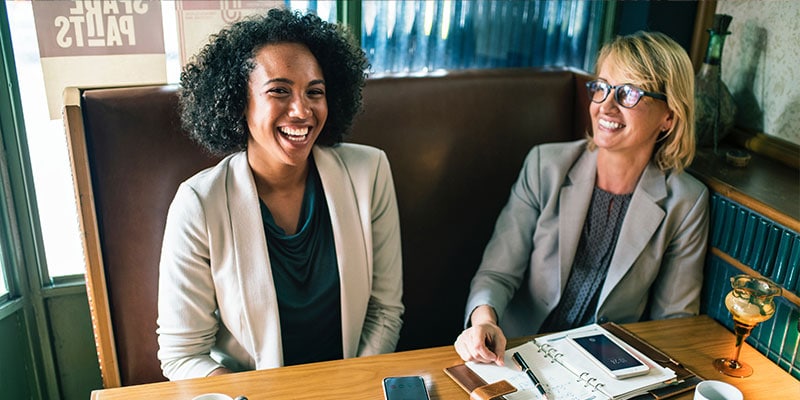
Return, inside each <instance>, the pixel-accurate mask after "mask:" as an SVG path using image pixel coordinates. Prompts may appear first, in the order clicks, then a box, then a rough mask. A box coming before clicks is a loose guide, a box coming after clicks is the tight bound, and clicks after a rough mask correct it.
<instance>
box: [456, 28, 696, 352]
mask: <svg viewBox="0 0 800 400" xmlns="http://www.w3.org/2000/svg"><path fill="white" fill-rule="evenodd" d="M693 76H694V74H693V71H692V65H691V62H690V60H689V57H688V56H687V55H686V52H685V51H684V50H683V49H682V48H681V47H680V46H679V45H678V44H677V43H675V42H674V41H673V40H672V39H670V38H668V37H667V36H665V35H663V34H660V33H648V32H638V33H635V34H633V35H629V36H624V37H619V38H617V39H615V40H614V41H613V42H611V43H609V44H607V45H605V46H604V47H603V48H602V49H601V51H600V54H599V57H598V61H597V79H596V80H594V81H592V82H589V83H588V84H587V89H588V95H589V97H590V99H591V103H590V104H591V105H590V107H589V112H590V115H591V120H592V131H591V132H590V134H589V137H588V138H587V139H586V140H581V141H576V142H571V143H554V144H545V145H542V146H538V147H535V148H533V149H532V150H531V152H530V153H529V155H528V157H527V159H526V161H525V164H524V166H523V168H522V172H521V173H520V175H519V178H518V180H517V182H516V183H515V184H514V186H513V187H512V189H511V196H510V198H509V200H508V203H507V204H506V206H505V208H504V209H503V211H502V212H501V214H500V216H499V217H498V220H497V223H496V226H495V232H494V234H493V236H492V238H491V239H490V241H489V244H488V245H487V247H486V249H485V252H484V256H483V261H482V262H481V265H480V267H479V269H478V272H477V273H476V275H475V277H474V278H473V280H472V284H471V290H470V295H469V298H468V301H467V308H466V319H465V326H466V329H465V330H464V332H462V334H460V335H459V337H458V338H457V339H456V342H455V348H456V351H457V352H458V353H459V355H460V356H461V357H462V358H463V359H464V360H468V361H477V362H495V363H498V364H503V356H504V348H505V345H506V337H517V336H522V335H530V334H535V333H537V332H553V331H560V330H565V329H569V328H574V327H578V326H583V325H586V324H590V323H594V322H596V323H604V322H607V321H614V322H618V323H626V322H633V321H639V320H642V319H661V318H671V317H682V316H689V315H695V314H697V313H698V312H699V308H700V289H701V286H702V278H703V260H704V257H705V253H706V240H707V232H708V191H707V189H706V188H705V187H704V186H703V185H702V184H701V183H700V182H698V181H697V180H696V179H695V178H693V177H692V176H691V175H689V174H687V173H684V172H683V170H684V168H685V167H686V166H688V165H689V164H690V163H691V161H692V158H693V157H694V113H693V110H694V101H693V93H694V78H693Z"/></svg>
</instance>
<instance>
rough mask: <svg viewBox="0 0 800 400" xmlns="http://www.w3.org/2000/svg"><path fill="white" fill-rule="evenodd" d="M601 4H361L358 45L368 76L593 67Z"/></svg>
mask: <svg viewBox="0 0 800 400" xmlns="http://www.w3.org/2000/svg"><path fill="white" fill-rule="evenodd" d="M605 6H606V4H605V2H602V1H591V0H571V1H570V0H562V1H556V0H550V1H542V0H539V1H536V0H511V1H498V0H437V1H425V0H409V1H402V0H397V1H392V0H364V1H362V3H361V17H362V22H361V44H362V47H363V48H364V50H365V51H366V53H367V57H368V58H369V60H370V63H371V64H372V67H371V71H370V72H371V74H372V75H373V76H376V75H377V76H380V75H405V74H412V75H413V74H427V73H436V72H437V71H443V70H452V69H471V68H503V67H541V66H566V67H574V68H579V69H583V70H587V71H588V70H591V69H593V65H594V61H595V58H596V54H595V53H596V52H597V49H598V46H599V43H600V34H601V30H602V29H601V28H602V25H603V20H604V15H603V14H604V9H605Z"/></svg>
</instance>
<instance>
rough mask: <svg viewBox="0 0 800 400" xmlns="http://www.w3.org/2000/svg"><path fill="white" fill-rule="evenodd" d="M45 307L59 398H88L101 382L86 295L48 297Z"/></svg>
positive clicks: (101, 385)
mask: <svg viewBox="0 0 800 400" xmlns="http://www.w3.org/2000/svg"><path fill="white" fill-rule="evenodd" d="M46 306H47V314H48V315H47V318H48V320H49V322H50V332H51V333H50V336H51V337H50V341H51V343H52V346H53V354H54V355H55V366H56V370H57V376H58V381H59V382H58V384H59V389H60V391H61V398H62V399H65V400H69V399H84V400H85V399H88V398H89V395H90V394H91V391H92V390H94V389H100V388H102V387H103V382H102V380H101V379H100V367H99V364H98V362H97V351H96V349H95V345H94V336H93V334H92V321H91V315H90V313H89V303H88V301H87V299H86V293H85V292H83V293H77V294H70V295H61V296H58V297H54V298H50V299H47V300H46Z"/></svg>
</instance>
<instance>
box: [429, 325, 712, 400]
mask: <svg viewBox="0 0 800 400" xmlns="http://www.w3.org/2000/svg"><path fill="white" fill-rule="evenodd" d="M605 326H607V327H609V328H613V329H605V328H604V327H603V326H600V325H597V324H593V325H588V326H585V327H580V328H576V329H572V330H568V331H563V332H559V333H554V334H548V335H545V336H540V337H537V338H535V339H534V340H532V341H528V342H525V343H524V344H522V345H520V346H517V347H514V348H510V349H508V350H506V353H505V364H506V365H505V366H503V367H500V366H497V365H495V364H480V363H474V362H467V363H465V364H464V365H462V366H455V367H450V368H448V369H445V372H446V373H447V374H448V375H449V376H450V377H451V378H453V379H454V380H455V381H456V382H457V383H459V385H461V386H462V388H464V389H465V390H467V391H468V392H471V391H472V388H470V387H467V386H470V385H464V380H465V379H464V378H463V376H465V375H469V376H471V377H473V378H474V379H475V380H477V381H479V382H480V381H482V382H485V383H486V384H487V386H492V385H489V384H493V383H501V382H502V381H505V382H502V383H503V384H506V383H508V384H510V385H511V386H513V388H512V389H511V390H513V389H514V388H515V389H516V391H515V392H513V393H510V394H505V398H506V399H508V400H523V399H532V400H536V399H539V398H540V395H539V393H538V392H537V390H536V389H535V387H534V384H533V382H532V381H531V379H530V378H529V377H528V376H527V375H526V374H525V373H524V372H522V371H520V370H519V368H517V366H516V365H515V363H514V362H513V361H512V355H513V354H514V353H515V352H519V353H520V355H521V356H522V358H524V360H525V361H526V362H527V364H528V365H529V366H530V369H531V370H532V371H533V372H534V374H535V375H536V377H538V379H539V380H540V381H541V383H542V385H543V386H544V389H545V391H546V392H547V396H548V399H549V400H561V399H564V400H592V399H597V400H602V399H610V400H624V399H630V398H633V397H636V396H639V395H647V397H646V398H654V399H658V398H664V397H669V396H671V395H675V394H677V393H680V392H683V391H685V390H689V389H691V388H692V387H694V385H695V384H696V381H697V380H699V378H698V377H697V376H695V375H694V374H693V373H691V372H690V371H688V370H686V369H685V368H683V367H682V366H680V364H678V363H676V362H675V361H673V360H671V359H669V357H667V356H664V355H663V353H660V352H659V351H658V350H657V349H655V348H653V347H651V346H649V345H648V344H646V343H644V342H642V341H641V340H640V339H638V338H636V337H634V336H632V334H630V333H629V332H627V331H625V330H624V329H622V328H621V327H619V326H618V325H615V324H610V325H609V324H606V325H605ZM615 331H616V332H615ZM588 333H607V334H610V335H611V336H612V338H614V339H618V340H616V341H617V342H618V343H619V344H620V345H622V346H623V347H625V348H626V349H627V350H628V351H630V352H631V353H633V354H634V355H636V356H637V357H638V358H639V359H640V360H641V361H643V362H644V363H646V364H647V365H648V366H649V367H650V369H649V371H648V372H647V373H646V374H645V375H639V376H633V377H628V378H624V379H616V378H614V377H612V376H611V375H609V374H608V373H606V372H605V371H603V370H602V369H601V368H600V367H599V366H597V365H596V364H595V363H594V362H593V361H592V360H591V359H589V356H587V355H585V354H584V353H582V352H581V351H580V350H579V349H578V347H577V346H576V345H575V344H574V343H571V342H570V340H568V339H567V337H568V336H580V335H582V334H588ZM631 342H637V343H636V346H635V347H634V346H632V345H631ZM643 346H644V347H643ZM640 349H641V350H647V349H649V350H652V351H644V352H643V351H641V350H640ZM653 351H654V352H656V353H653ZM645 353H646V354H645ZM656 355H657V357H656ZM662 356H663V357H662ZM653 358H656V359H658V360H659V361H658V362H656V361H654V360H653ZM465 367H466V369H468V370H466V369H465ZM676 371H678V372H677V373H676ZM473 372H474V374H472V373H473ZM475 375H477V376H475ZM476 385H477V384H472V385H471V386H476ZM667 387H669V389H667V390H662V391H663V393H659V389H664V388H667Z"/></svg>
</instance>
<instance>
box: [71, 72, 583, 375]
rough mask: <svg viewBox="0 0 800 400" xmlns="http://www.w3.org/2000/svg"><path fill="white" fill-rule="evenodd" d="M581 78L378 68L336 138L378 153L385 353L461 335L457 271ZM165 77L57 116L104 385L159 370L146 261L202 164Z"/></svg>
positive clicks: (152, 258) (570, 125) (558, 126)
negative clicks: (387, 230) (399, 309)
mask: <svg viewBox="0 0 800 400" xmlns="http://www.w3.org/2000/svg"><path fill="white" fill-rule="evenodd" d="M587 80H588V76H587V75H584V74H583V73H580V72H577V71H571V70H564V69H557V70H541V69H504V70H487V71H468V72H459V73H451V74H448V75H444V76H435V77H403V78H379V79H371V80H369V81H368V83H367V86H366V88H365V93H364V96H365V98H364V100H365V111H364V113H363V114H361V115H359V117H358V118H357V120H356V124H355V126H354V130H353V134H352V135H351V136H350V137H348V139H347V140H349V141H353V142H359V143H366V144H370V145H374V146H376V147H379V148H381V149H383V150H384V151H385V152H386V153H387V155H388V158H389V161H390V163H391V166H392V172H393V174H394V180H395V185H396V190H397V197H398V204H399V208H400V223H401V234H402V240H403V261H404V282H402V284H403V285H404V293H405V294H404V303H405V305H406V314H405V316H404V321H405V322H404V326H403V330H402V332H401V338H400V343H399V346H398V350H408V349H414V348H423V347H430V346H438V345H446V344H450V343H452V342H453V340H454V339H455V337H456V335H457V334H458V333H459V332H460V331H461V327H462V323H463V313H464V304H465V301H466V296H467V293H468V290H469V280H470V278H471V277H472V275H473V273H474V272H475V269H476V268H477V266H478V264H479V262H480V258H481V255H482V251H483V247H484V246H485V244H486V242H487V240H488V238H489V236H490V235H491V232H492V229H493V226H494V220H495V218H496V217H497V214H498V213H499V211H500V209H501V208H502V206H503V205H504V203H505V201H506V200H507V197H508V195H509V190H510V187H511V184H512V183H513V181H514V180H515V179H516V177H517V174H518V172H519V169H520V167H521V166H522V160H523V158H524V157H525V155H526V154H527V152H528V150H529V149H530V148H531V147H532V146H534V145H536V144H539V143H544V142H554V141H565V140H573V139H576V138H580V137H582V136H583V135H584V131H585V127H586V126H587V123H588V100H587V98H586V95H585V90H584V85H583V83H584V82H585V81H587ZM176 90H177V87H175V86H155V87H153V86H151V87H126V88H111V89H91V90H78V89H75V90H73V91H71V92H68V93H67V95H66V97H65V99H66V107H65V121H66V125H67V129H68V132H69V135H70V146H71V157H72V160H73V169H74V171H73V172H74V175H75V180H76V187H77V190H78V193H79V198H80V208H81V214H82V215H81V222H82V230H83V232H84V242H85V246H86V253H87V261H88V264H89V266H88V271H87V284H88V292H89V298H90V306H91V309H92V310H91V311H92V317H93V322H94V325H95V326H94V329H95V336H96V340H97V344H98V356H99V359H100V365H101V369H102V373H103V382H104V386H106V387H114V386H120V385H132V384H138V383H145V382H154V381H159V380H164V378H163V376H162V375H161V371H160V368H159V362H158V360H157V359H156V351H157V349H158V345H157V341H156V334H155V330H156V314H157V306H156V304H157V280H158V260H159V255H160V247H161V239H162V237H163V229H164V223H165V218H166V212H167V208H168V206H169V204H170V202H171V200H172V197H173V195H174V193H175V190H176V189H177V186H178V184H179V183H180V182H181V181H183V180H184V179H186V178H187V177H189V176H191V175H192V174H194V173H195V172H197V171H199V170H200V169H202V168H204V167H207V166H210V165H212V164H213V163H215V161H216V159H215V158H213V157H209V156H207V155H206V154H204V153H203V151H202V150H201V149H200V148H199V147H197V146H196V145H195V144H193V143H192V142H190V141H189V140H188V139H187V138H186V136H185V135H184V134H183V132H182V131H181V128H180V123H179V120H178V115H177V109H176V107H177V99H176V95H175V91H176Z"/></svg>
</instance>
